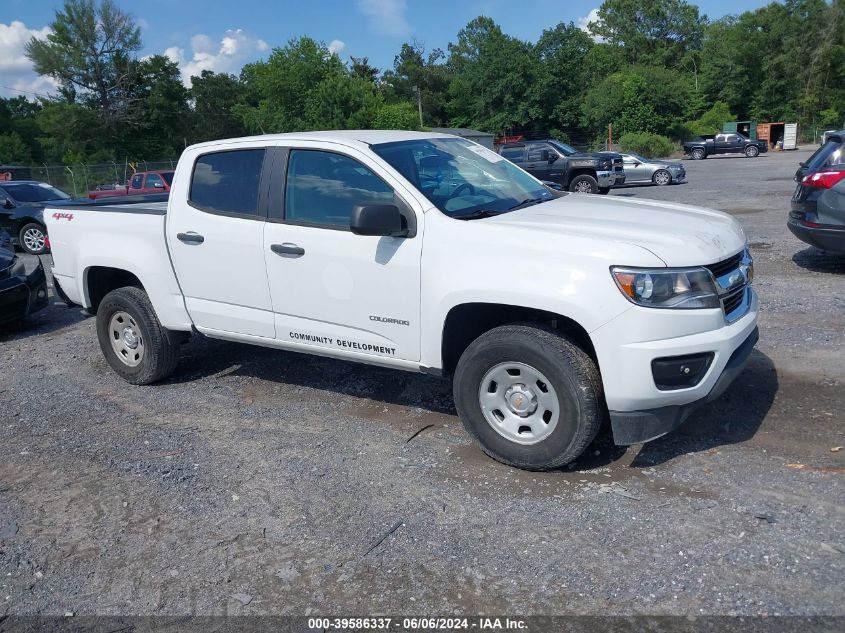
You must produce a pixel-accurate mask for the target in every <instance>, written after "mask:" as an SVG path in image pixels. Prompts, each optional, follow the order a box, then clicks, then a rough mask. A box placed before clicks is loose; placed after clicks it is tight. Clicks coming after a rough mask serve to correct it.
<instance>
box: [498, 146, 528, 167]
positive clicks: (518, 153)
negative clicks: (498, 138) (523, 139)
mask: <svg viewBox="0 0 845 633" xmlns="http://www.w3.org/2000/svg"><path fill="white" fill-rule="evenodd" d="M501 153H502V156H503V157H504V158H507V159H508V160H509V161H511V162H512V163H521V162H523V161H524V160H525V148H524V147H505V148H504V149H502V152H501Z"/></svg>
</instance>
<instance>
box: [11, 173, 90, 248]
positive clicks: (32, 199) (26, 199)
mask: <svg viewBox="0 0 845 633" xmlns="http://www.w3.org/2000/svg"><path fill="white" fill-rule="evenodd" d="M73 202H74V200H73V199H72V198H71V196H70V195H68V194H66V193H65V192H64V191H62V190H61V189H56V188H55V187H53V186H52V185H48V184H47V183H46V182H38V181H37V180H9V181H3V182H0V229H5V230H6V231H8V232H9V234H10V235H11V236H12V242H13V243H14V244H17V245H18V246H20V247H21V248H22V249H23V250H25V251H26V252H27V253H32V254H33V255H43V254H44V253H46V252H47V249H48V248H49V247H48V243H47V231H46V230H45V228H44V227H45V223H44V216H43V211H44V206H45V205H47V204H49V205H50V206H55V205H61V204H69V203H73Z"/></svg>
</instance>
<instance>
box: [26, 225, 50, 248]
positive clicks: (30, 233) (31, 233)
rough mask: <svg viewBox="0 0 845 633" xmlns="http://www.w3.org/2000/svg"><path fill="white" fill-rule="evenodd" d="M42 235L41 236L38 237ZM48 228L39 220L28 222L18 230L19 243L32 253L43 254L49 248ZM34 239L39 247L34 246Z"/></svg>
mask: <svg viewBox="0 0 845 633" xmlns="http://www.w3.org/2000/svg"><path fill="white" fill-rule="evenodd" d="M39 235H40V238H39V237H37V236H39ZM46 238H47V230H46V229H45V228H44V227H43V226H41V225H40V224H38V222H28V223H27V224H24V225H23V226H22V227H21V230H20V231H19V232H18V244H20V247H21V248H22V249H23V250H24V251H26V252H27V253H29V254H30V255H43V254H44V253H46V252H47V251H48V250H50V249H48V248H47V242H46ZM33 239H35V241H36V243H37V244H40V246H38V247H33V245H32V243H33Z"/></svg>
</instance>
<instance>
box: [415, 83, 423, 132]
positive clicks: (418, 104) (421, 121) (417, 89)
mask: <svg viewBox="0 0 845 633" xmlns="http://www.w3.org/2000/svg"><path fill="white" fill-rule="evenodd" d="M414 90H416V91H417V108H418V109H419V111H420V127H423V118H422V91H421V90H420V87H419V86H414Z"/></svg>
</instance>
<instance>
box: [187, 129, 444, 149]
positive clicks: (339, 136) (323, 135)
mask: <svg viewBox="0 0 845 633" xmlns="http://www.w3.org/2000/svg"><path fill="white" fill-rule="evenodd" d="M444 137H445V138H449V137H454V136H453V135H452V134H441V133H437V132H416V131H406V130H325V131H319V132H290V133H287V134H260V135H257V136H244V137H241V138H227V139H221V140H217V141H208V142H205V143H198V144H196V145H193V146H192V147H198V148H202V147H219V146H220V145H222V144H226V143H237V142H240V141H255V140H259V139H261V140H268V141H277V140H279V141H281V140H285V139H291V140H301V141H307V140H318V141H335V142H344V141H346V142H349V141H353V142H354V141H357V142H359V143H364V144H366V145H376V144H379V143H391V142H394V141H414V140H417V139H423V138H444ZM454 138H459V137H454Z"/></svg>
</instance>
